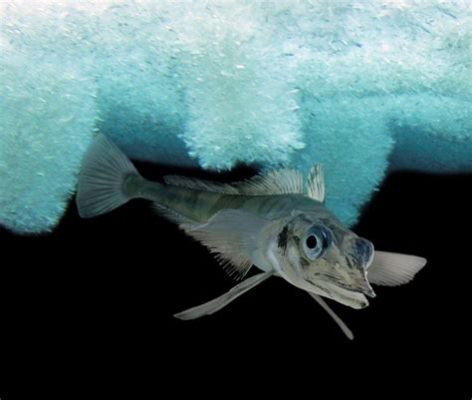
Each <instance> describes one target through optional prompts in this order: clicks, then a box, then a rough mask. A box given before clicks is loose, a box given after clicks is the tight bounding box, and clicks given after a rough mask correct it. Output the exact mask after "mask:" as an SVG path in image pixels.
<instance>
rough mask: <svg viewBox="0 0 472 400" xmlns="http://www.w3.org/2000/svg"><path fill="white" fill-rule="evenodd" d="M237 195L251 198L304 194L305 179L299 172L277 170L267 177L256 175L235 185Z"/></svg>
mask: <svg viewBox="0 0 472 400" xmlns="http://www.w3.org/2000/svg"><path fill="white" fill-rule="evenodd" d="M235 187H236V188H237V189H238V191H239V193H241V194H245V195H251V196H262V195H272V194H290V193H296V194H305V179H304V177H303V175H302V174H301V173H300V171H297V170H294V169H279V170H276V171H271V172H269V173H268V174H267V175H257V176H255V177H254V178H252V179H248V180H246V181H243V182H239V183H237V184H235Z"/></svg>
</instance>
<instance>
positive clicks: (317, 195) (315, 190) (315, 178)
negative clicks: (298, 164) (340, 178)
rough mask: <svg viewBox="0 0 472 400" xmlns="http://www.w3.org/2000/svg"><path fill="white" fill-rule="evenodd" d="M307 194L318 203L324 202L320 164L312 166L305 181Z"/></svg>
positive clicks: (323, 184)
mask: <svg viewBox="0 0 472 400" xmlns="http://www.w3.org/2000/svg"><path fill="white" fill-rule="evenodd" d="M307 194H308V197H311V198H312V199H313V200H317V201H319V202H320V203H324V201H325V183H324V174H323V168H322V166H321V165H320V164H316V165H313V167H311V169H310V174H309V175H308V180H307Z"/></svg>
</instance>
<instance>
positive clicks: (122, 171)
mask: <svg viewBox="0 0 472 400" xmlns="http://www.w3.org/2000/svg"><path fill="white" fill-rule="evenodd" d="M130 175H136V176H139V174H138V172H137V171H136V169H135V168H134V166H133V164H131V162H130V161H129V160H128V158H127V157H126V156H125V155H124V154H123V153H122V152H121V150H120V149H119V148H118V147H117V146H115V145H114V144H113V143H112V142H111V141H110V140H108V139H107V138H106V137H105V136H104V135H99V136H97V138H96V139H95V141H94V142H93V143H92V145H91V146H90V148H89V149H88V151H87V153H86V154H85V158H84V160H83V162H82V169H81V172H80V176H79V182H78V186H77V196H76V203H77V208H78V210H79V215H80V216H81V217H82V218H92V217H95V216H96V215H100V214H104V213H106V212H108V211H111V210H113V209H114V208H117V207H119V206H121V205H122V204H124V203H126V202H127V201H128V200H129V199H130V196H129V194H127V193H125V191H124V189H123V182H124V179H125V178H127V177H128V176H130Z"/></svg>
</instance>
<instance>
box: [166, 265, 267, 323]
mask: <svg viewBox="0 0 472 400" xmlns="http://www.w3.org/2000/svg"><path fill="white" fill-rule="evenodd" d="M271 275H272V273H271V272H264V273H262V274H258V275H254V276H251V277H250V278H247V279H246V280H244V281H242V282H241V283H240V284H238V285H236V286H235V287H233V288H232V289H230V290H229V291H228V292H226V293H225V294H223V295H221V296H220V297H217V298H216V299H213V300H211V301H209V302H207V303H204V304H201V305H199V306H196V307H192V308H189V309H188V310H185V311H182V312H180V313H177V314H174V317H176V318H179V319H182V320H189V319H196V318H200V317H203V316H204V315H211V314H213V313H215V312H217V311H219V310H221V309H222V308H223V307H226V306H227V305H228V304H229V303H231V302H232V301H233V300H236V299H237V298H238V297H239V296H241V295H242V294H244V293H246V292H247V291H248V290H250V289H252V288H253V287H255V286H257V285H259V283H261V282H264V281H265V280H266V279H267V278H269V277H270V276H271Z"/></svg>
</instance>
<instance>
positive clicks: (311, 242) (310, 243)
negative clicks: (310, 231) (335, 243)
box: [306, 235, 318, 249]
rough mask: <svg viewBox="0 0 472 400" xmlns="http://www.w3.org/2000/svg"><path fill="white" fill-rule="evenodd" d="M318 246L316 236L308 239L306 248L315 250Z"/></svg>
mask: <svg viewBox="0 0 472 400" xmlns="http://www.w3.org/2000/svg"><path fill="white" fill-rule="evenodd" d="M317 245H318V239H317V238H316V236H315V235H310V236H308V237H307V238H306V247H308V248H309V249H314V248H315V247H316V246H317Z"/></svg>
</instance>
